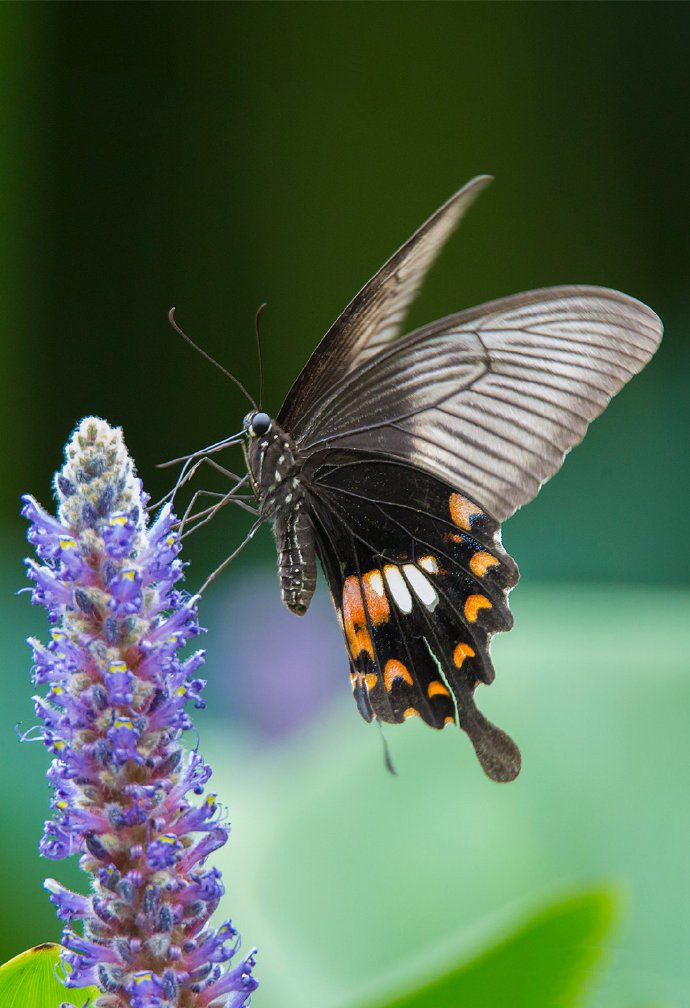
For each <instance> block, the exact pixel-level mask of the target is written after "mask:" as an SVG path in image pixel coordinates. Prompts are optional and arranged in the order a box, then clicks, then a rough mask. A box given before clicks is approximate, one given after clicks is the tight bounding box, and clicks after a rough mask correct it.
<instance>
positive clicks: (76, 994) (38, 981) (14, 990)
mask: <svg viewBox="0 0 690 1008" xmlns="http://www.w3.org/2000/svg"><path fill="white" fill-rule="evenodd" d="M60 969H61V966H60V946H59V945H52V944H49V945H42V946H39V947H37V948H31V949H28V950H27V951H26V952H22V953H21V955H18V956H16V957H15V958H14V959H11V960H10V961H9V962H6V963H4V964H3V965H2V966H0V1004H1V1005H2V1008H57V1005H58V1004H60V1003H64V1004H73V1005H79V1006H80V1008H82V1006H83V1005H84V1004H86V1003H87V1000H88V999H89V998H91V999H93V998H95V997H97V996H98V991H97V990H96V988H95V987H84V988H82V989H80V990H65V988H64V987H63V985H62V984H61V983H60V981H59V980H58V979H57V976H56V973H59V971H60Z"/></svg>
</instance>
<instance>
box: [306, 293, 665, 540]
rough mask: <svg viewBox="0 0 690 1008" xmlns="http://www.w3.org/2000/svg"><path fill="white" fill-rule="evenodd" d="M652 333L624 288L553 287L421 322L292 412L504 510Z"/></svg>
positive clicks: (621, 378) (627, 373) (315, 441)
mask: <svg viewBox="0 0 690 1008" xmlns="http://www.w3.org/2000/svg"><path fill="white" fill-rule="evenodd" d="M660 336H661V329H660V324H659V320H658V318H657V317H656V315H654V313H653V312H651V311H650V310H649V308H647V307H646V306H645V305H642V304H641V303H640V302H639V301H636V300H635V299H634V298H630V297H627V296H626V295H624V294H620V293H618V292H617V291H610V290H606V289H604V288H599V287H556V288H551V289H546V290H541V291H532V292H530V293H526V294H518V295H515V296H514V297H509V298H503V299H501V300H500V301H494V302H491V303H490V304H487V305H482V306H480V307H478V308H474V309H470V310H469V311H467V312H460V313H459V314H457V315H452V316H450V317H449V318H446V319H441V320H439V321H438V322H434V323H432V324H431V325H428V326H425V327H424V328H423V329H419V330H417V331H415V332H413V333H411V334H410V335H408V336H406V337H404V338H402V339H401V340H399V341H397V342H396V343H395V344H393V345H392V346H391V347H389V348H388V349H387V350H384V351H382V352H381V353H379V354H378V355H377V356H376V357H374V358H373V359H372V360H370V361H369V362H368V364H366V365H365V366H364V367H363V368H360V369H359V371H358V372H357V373H356V374H354V375H350V376H346V377H345V378H344V379H342V380H341V381H340V382H339V383H338V384H337V385H336V386H334V387H333V388H332V389H331V390H330V392H329V393H328V394H327V395H325V396H324V397H323V398H322V400H321V401H320V402H319V403H318V404H317V405H316V406H315V407H314V409H313V410H312V412H311V413H310V415H309V416H306V417H304V418H303V419H302V422H301V427H300V435H299V436H300V440H301V443H302V445H303V449H302V450H303V451H304V452H305V453H306V454H308V453H309V452H310V451H314V450H317V449H318V448H319V447H320V446H322V445H323V444H325V443H327V444H332V445H334V446H343V447H345V446H347V447H353V448H360V449H364V450H366V449H370V448H372V447H377V448H379V449H385V451H386V453H387V454H389V455H391V456H393V457H396V458H399V459H402V460H405V461H407V462H408V463H411V464H413V465H416V466H420V467H422V468H424V469H426V470H427V471H429V472H431V473H433V474H434V475H436V476H438V477H439V478H440V479H441V480H443V481H444V482H447V483H449V484H451V485H453V486H460V487H462V488H463V490H464V492H465V493H466V494H467V495H468V496H469V497H471V498H472V499H474V500H476V501H478V502H480V503H481V504H482V506H483V507H484V508H485V509H486V510H487V511H488V512H489V513H490V514H491V515H492V516H493V517H494V518H496V519H497V520H498V521H504V520H505V519H506V518H507V517H509V516H510V515H511V514H512V513H513V512H514V511H515V510H516V509H517V508H518V507H520V506H521V505H523V504H525V503H527V502H528V501H529V500H531V499H532V498H533V497H534V495H535V494H536V493H537V491H538V489H539V487H540V486H541V484H542V483H543V482H544V481H545V480H546V479H548V478H549V476H552V475H553V473H554V472H556V471H557V470H558V469H559V468H560V466H561V463H562V461H563V457H564V454H565V453H566V452H567V451H568V450H569V449H570V448H572V447H573V446H574V445H575V444H577V443H578V442H579V441H580V440H581V439H582V438H583V436H584V434H585V431H586V429H587V425H588V424H589V422H590V421H591V420H592V419H594V417H596V416H598V415H599V414H600V413H601V412H602V410H603V409H604V408H605V406H606V404H607V403H608V401H609V399H610V398H611V396H613V395H615V393H616V392H618V391H619V390H620V389H621V388H622V387H623V385H624V384H625V383H626V382H627V381H628V380H629V379H630V378H631V377H632V376H633V375H634V374H636V373H637V372H638V371H640V370H641V369H642V368H643V367H644V365H645V364H646V362H647V361H648V360H649V358H650V356H651V355H652V353H653V352H654V350H655V349H656V347H657V345H658V343H659V339H660Z"/></svg>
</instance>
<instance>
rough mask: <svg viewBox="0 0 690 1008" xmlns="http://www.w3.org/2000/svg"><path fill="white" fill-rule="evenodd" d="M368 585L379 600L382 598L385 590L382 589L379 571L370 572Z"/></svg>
mask: <svg viewBox="0 0 690 1008" xmlns="http://www.w3.org/2000/svg"><path fill="white" fill-rule="evenodd" d="M369 584H370V585H371V587H372V588H373V590H374V591H375V592H376V594H377V595H378V597H379V598H383V596H384V593H385V588H384V587H383V578H382V577H381V571H377V570H374V571H371V573H370V574H369Z"/></svg>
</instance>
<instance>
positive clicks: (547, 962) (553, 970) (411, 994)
mask: <svg viewBox="0 0 690 1008" xmlns="http://www.w3.org/2000/svg"><path fill="white" fill-rule="evenodd" d="M612 915H613V903H612V900H611V897H610V895H609V894H608V893H607V892H598V891H596V892H587V893H583V894H582V895H580V896H577V897H575V898H570V899H564V900H559V901H558V902H556V903H554V904H552V905H550V906H548V907H547V908H546V909H545V910H543V911H542V912H541V913H539V914H537V915H536V916H534V917H533V918H531V919H529V920H528V921H527V922H526V923H524V924H523V925H522V926H521V927H520V928H519V929H518V931H516V932H514V933H513V934H510V935H509V936H508V937H506V938H504V939H503V941H501V942H499V943H498V944H497V945H494V946H492V947H490V948H488V949H487V950H486V951H485V952H482V953H481V954H480V955H478V956H477V957H476V958H474V959H472V960H471V961H470V962H468V963H464V964H463V965H462V966H459V967H457V966H456V967H455V968H454V969H450V970H447V971H439V975H438V976H437V977H435V979H434V980H432V981H431V982H430V983H428V985H427V986H426V987H422V988H421V989H414V988H415V982H414V981H412V980H410V981H409V982H408V992H407V993H406V994H403V995H402V996H401V997H399V998H394V999H393V1000H392V1001H391V1000H390V999H389V998H384V999H383V1000H377V1001H376V1002H374V1005H375V1008H438V1006H439V1005H446V1006H453V1005H457V1006H460V1005H473V1006H474V1008H482V1006H484V1008H490V1006H492V1005H510V1006H511V1008H534V1006H535V1005H543V1006H546V1005H551V1006H554V1008H556V1006H559V1008H569V1006H573V1005H577V1004H580V996H579V995H580V993H581V992H582V989H583V988H584V987H585V986H586V984H587V981H588V980H589V979H590V978H591V972H592V965H593V963H596V961H597V960H598V959H599V958H600V957H601V954H602V949H603V944H602V943H603V940H604V938H605V937H606V936H607V934H608V932H609V929H610V926H611V920H612ZM410 988H411V989H410Z"/></svg>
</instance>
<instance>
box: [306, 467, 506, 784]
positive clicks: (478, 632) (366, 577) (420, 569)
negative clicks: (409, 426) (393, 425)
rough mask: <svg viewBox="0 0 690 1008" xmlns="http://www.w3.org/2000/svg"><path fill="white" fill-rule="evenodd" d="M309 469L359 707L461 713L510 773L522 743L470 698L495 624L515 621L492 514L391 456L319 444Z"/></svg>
mask: <svg viewBox="0 0 690 1008" xmlns="http://www.w3.org/2000/svg"><path fill="white" fill-rule="evenodd" d="M305 476H306V477H307V479H308V483H309V487H310V493H313V494H314V497H313V502H312V520H313V521H314V524H315V527H316V532H317V545H318V549H319V553H320V556H321V557H322V560H323V565H324V569H325V572H326V576H327V579H328V582H329V586H330V589H331V593H332V595H333V599H334V604H335V606H336V609H337V611H338V616H339V620H340V622H341V625H342V628H343V633H344V637H345V642H346V647H347V649H348V654H349V657H350V662H351V667H352V683H353V690H354V693H355V699H356V700H357V705H358V707H359V709H360V711H361V712H362V714H363V715H364V716H365V717H367V718H368V719H370V718H371V717H372V716H373V717H376V718H377V719H378V720H380V721H389V722H390V721H393V722H399V721H403V720H405V719H406V718H408V717H412V716H418V717H421V718H422V719H423V720H424V721H425V722H426V723H427V724H429V725H431V726H432V727H434V728H442V727H444V726H445V725H446V724H450V723H453V722H455V721H456V720H457V723H458V724H459V725H460V727H461V728H462V729H463V730H465V731H466V732H467V733H468V735H469V736H470V739H471V740H472V742H473V744H474V745H475V748H476V749H477V752H478V754H479V756H480V760H481V761H482V765H483V766H484V768H485V770H486V771H487V773H489V775H490V776H492V777H494V778H495V779H497V780H508V779H510V778H511V777H512V776H515V774H516V773H517V770H518V768H519V754H518V751H517V748H516V747H515V746H514V744H513V743H512V742H511V741H510V740H509V739H508V738H507V736H505V735H504V733H503V732H501V731H500V730H499V729H497V728H495V726H493V725H491V724H490V723H489V722H488V721H486V719H484V718H483V716H482V715H481V714H480V712H479V711H478V710H477V708H476V706H475V703H474V690H475V688H476V686H477V685H478V684H479V683H481V682H484V683H489V682H491V681H492V679H493V675H494V672H493V667H492V664H491V659H490V656H489V644H490V639H491V635H492V634H493V633H496V632H497V631H500V630H507V629H510V627H511V625H512V617H511V615H510V612H509V609H508V604H507V594H508V592H509V591H510V589H511V588H512V587H513V585H514V584H515V583H516V581H517V577H518V574H517V568H516V566H515V564H514V562H513V560H512V559H511V558H510V557H509V556H508V555H507V553H506V552H505V551H504V550H503V548H502V547H501V545H500V538H499V535H498V526H497V525H496V523H495V522H494V521H493V520H492V519H491V518H490V517H489V516H488V515H487V514H485V513H484V512H483V511H482V509H481V508H480V507H478V506H477V505H475V504H474V503H473V502H472V501H470V500H468V499H467V498H466V497H465V496H464V495H463V494H461V493H459V492H457V491H455V490H454V489H453V488H451V487H448V486H446V485H444V484H442V483H441V482H440V481H438V480H436V479H434V478H433V477H430V476H428V475H427V474H425V473H423V472H419V471H415V470H412V469H410V468H409V467H408V466H405V465H401V464H399V463H396V462H393V461H392V460H390V459H388V458H386V457H385V456H377V455H365V454H363V453H347V452H338V453H333V452H330V453H329V452H324V453H322V454H321V455H320V456H315V457H314V458H313V459H311V460H310V462H309V464H308V466H307V467H305Z"/></svg>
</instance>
